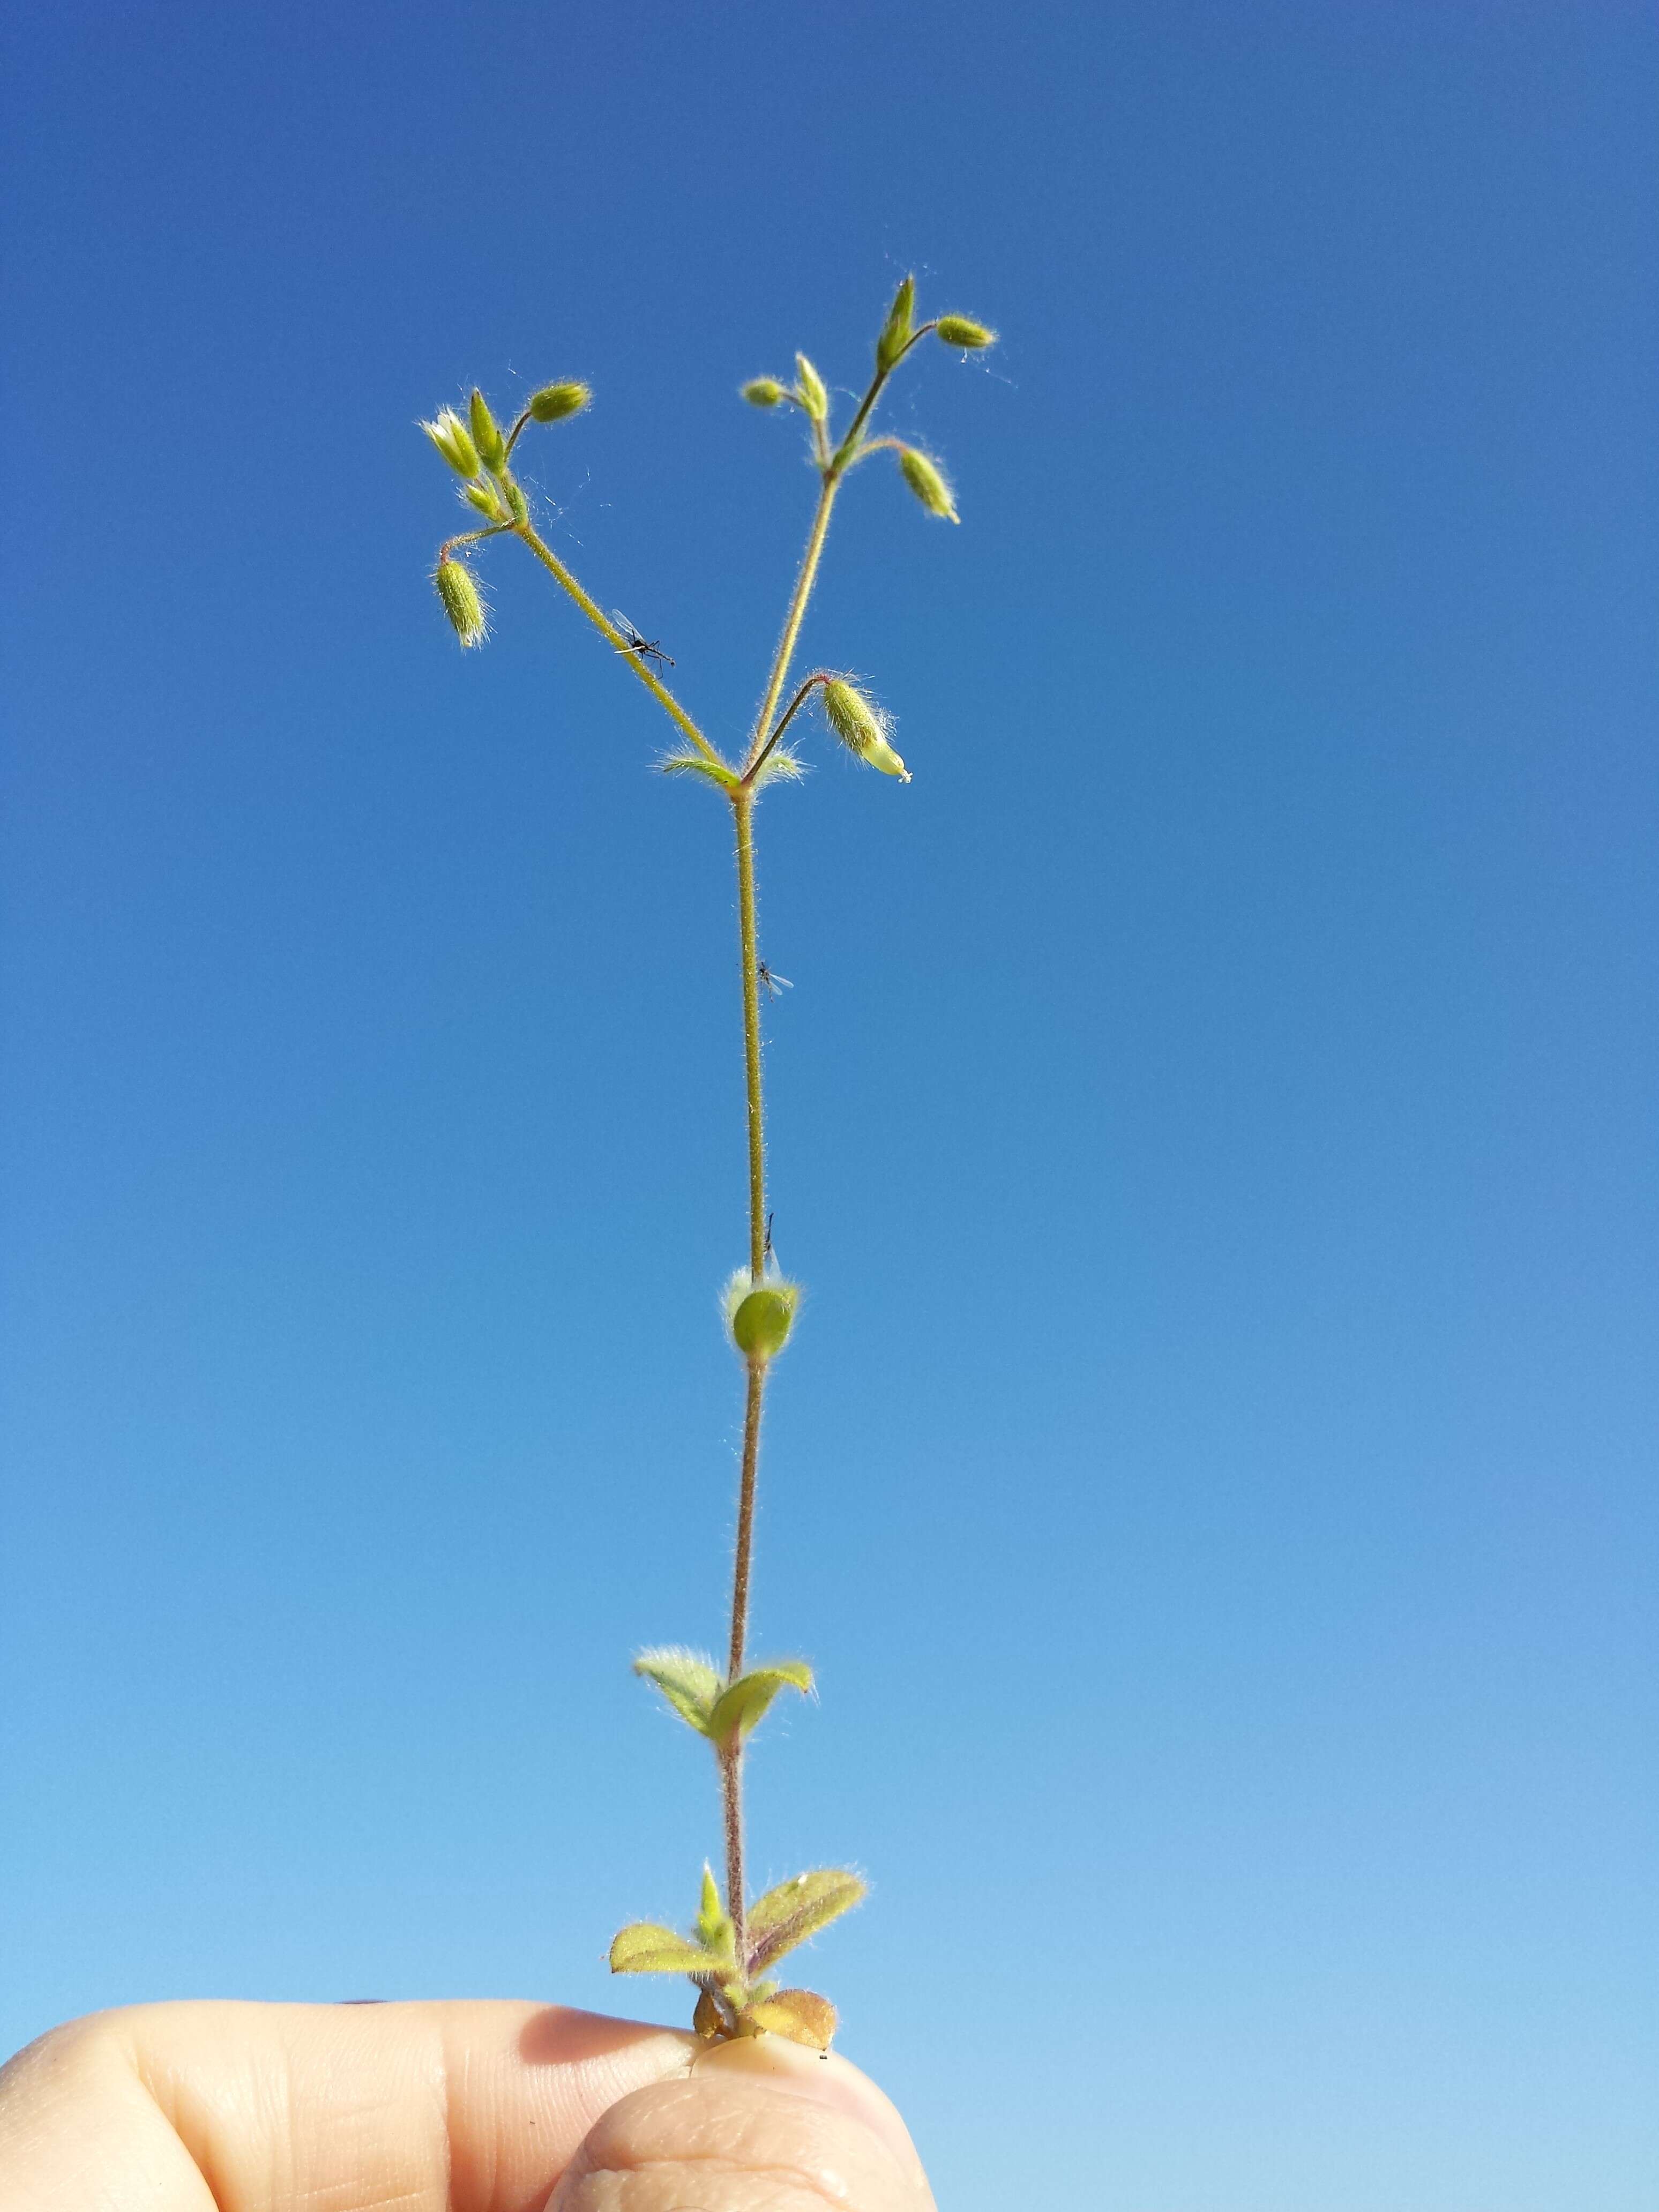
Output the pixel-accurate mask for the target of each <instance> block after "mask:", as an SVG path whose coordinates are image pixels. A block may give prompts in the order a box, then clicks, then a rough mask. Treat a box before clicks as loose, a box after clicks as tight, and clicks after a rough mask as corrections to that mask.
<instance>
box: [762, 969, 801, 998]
mask: <svg viewBox="0 0 1659 2212" xmlns="http://www.w3.org/2000/svg"><path fill="white" fill-rule="evenodd" d="M755 975H756V978H757V981H759V982H761V983H763V985H764V986H765V987H766V990H767V993H768V994H769V996H770V997H772V998H774V999H775V998H776V997H777V995H778V993H779V992H780V991H793V989H794V985H793V983H792V982H791V981H790V980H789V978H788V977H787V975H775V974H774V972H773V971H772V969H769V967H768V966H767V964H766V963H765V962H764V961H763V960H759V961H757V962H756V963H755Z"/></svg>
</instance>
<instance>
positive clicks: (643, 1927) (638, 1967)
mask: <svg viewBox="0 0 1659 2212" xmlns="http://www.w3.org/2000/svg"><path fill="white" fill-rule="evenodd" d="M611 1972H612V1973H613V1974H714V1973H718V1972H720V1960H718V1959H711V1958H710V1957H709V1955H708V1952H707V1951H705V1950H704V1949H703V1948H702V1944H701V1943H693V1942H690V1940H689V1939H688V1938H687V1937H685V1936H679V1935H676V1933H675V1932H674V1930H673V1929H671V1928H661V1927H659V1926H658V1925H657V1924H656V1923H655V1922H654V1921H650V1920H635V1922H634V1923H632V1924H631V1926H629V1927H627V1928H624V1929H622V1930H621V1932H620V1933H619V1934H618V1935H617V1937H616V1939H615V1940H614V1942H612V1943H611Z"/></svg>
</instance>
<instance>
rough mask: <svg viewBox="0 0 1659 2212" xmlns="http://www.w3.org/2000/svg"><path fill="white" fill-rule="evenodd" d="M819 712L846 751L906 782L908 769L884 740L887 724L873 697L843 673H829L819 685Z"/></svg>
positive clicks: (871, 766)
mask: <svg viewBox="0 0 1659 2212" xmlns="http://www.w3.org/2000/svg"><path fill="white" fill-rule="evenodd" d="M823 711H824V714H825V717H826V718H827V720H828V721H829V726H830V728H831V729H832V730H833V731H834V732H835V733H836V736H837V737H838V738H840V739H841V741H842V744H844V745H845V746H846V747H847V750H848V751H849V752H853V753H856V754H857V755H858V757H859V758H860V760H861V761H863V762H864V763H866V766H867V767H870V768H878V769H880V770H881V772H882V774H883V775H896V776H897V778H898V780H899V781H900V782H901V783H908V782H909V781H910V771H909V770H908V769H907V768H906V767H905V765H904V763H903V762H902V760H901V759H900V758H899V757H898V755H897V754H896V752H895V751H894V750H893V748H892V746H891V745H890V744H889V743H888V738H887V733H888V731H889V729H890V727H891V725H890V722H889V720H888V718H887V716H886V715H885V714H883V713H882V711H881V709H880V708H879V707H878V706H877V705H876V704H875V702H874V701H873V700H871V699H868V698H866V696H865V695H864V693H863V692H862V691H860V690H859V688H858V686H857V685H856V684H853V683H851V682H849V681H848V678H846V677H845V676H832V677H830V678H829V681H828V682H827V683H826V684H824V687H823Z"/></svg>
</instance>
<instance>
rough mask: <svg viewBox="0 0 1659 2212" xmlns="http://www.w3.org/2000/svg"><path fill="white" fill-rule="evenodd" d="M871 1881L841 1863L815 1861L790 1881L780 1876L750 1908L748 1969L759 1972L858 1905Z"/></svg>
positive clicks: (867, 1891)
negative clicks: (819, 1864)
mask: <svg viewBox="0 0 1659 2212" xmlns="http://www.w3.org/2000/svg"><path fill="white" fill-rule="evenodd" d="M868 1894H869V1885H868V1884H867V1883H866V1882H864V1881H860V1878H859V1877H858V1875H855V1874H851V1873H849V1872H848V1869H846V1868H845V1867H813V1868H812V1869H811V1870H810V1872H808V1873H806V1874H798V1875H796V1876H795V1879H794V1880H793V1881H781V1882H780V1883H779V1884H778V1886H777V1887H776V1888H775V1889H769V1890H768V1891H767V1893H766V1894H765V1896H764V1897H762V1898H757V1899H756V1901H755V1903H754V1904H753V1905H750V1908H749V1918H748V1936H749V1971H750V1973H751V1974H756V1973H759V1972H762V1971H763V1969H764V1968H766V1967H768V1966H771V1965H773V1964H774V1963H775V1960H779V1959H781V1958H782V1957H783V1955H784V1954H785V1952H787V1951H793V1949H794V1948H795V1946H796V1945H797V1944H798V1943H804V1942H805V1941H806V1939H807V1938H808V1936H816V1935H817V1932H818V1930H819V1929H820V1928H827V1927H828V1926H829V1923H830V1922H831V1921H832V1920H839V1919H840V1917H841V1916H842V1913H843V1912H850V1911H852V1909H853V1907H854V1905H861V1904H862V1903H863V1902H864V1899H865V1898H866V1896H867V1895H868Z"/></svg>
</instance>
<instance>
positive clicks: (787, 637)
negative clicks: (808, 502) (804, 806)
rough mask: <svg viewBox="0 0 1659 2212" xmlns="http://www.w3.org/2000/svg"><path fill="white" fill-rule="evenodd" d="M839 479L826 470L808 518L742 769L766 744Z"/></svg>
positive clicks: (826, 530)
mask: <svg viewBox="0 0 1659 2212" xmlns="http://www.w3.org/2000/svg"><path fill="white" fill-rule="evenodd" d="M839 487H840V477H839V475H838V474H837V472H836V470H835V469H834V468H833V467H831V468H829V469H826V470H825V471H824V477H823V489H822V490H820V492H819V493H818V506H817V513H816V514H815V515H814V516H813V517H812V527H811V531H810V532H808V535H807V539H806V550H805V553H803V554H802V556H801V562H800V574H799V575H798V576H797V577H796V579H795V590H794V596H793V598H792V599H791V600H790V602H789V611H788V613H787V615H786V616H785V617H784V620H783V635H782V636H781V638H780V639H779V640H778V649H777V652H776V653H775V654H774V656H773V659H772V673H771V675H770V676H769V678H767V684H766V696H765V697H764V698H763V700H762V701H761V708H760V712H759V714H757V715H756V717H755V733H754V735H753V737H752V738H750V741H749V758H748V760H747V762H746V763H744V766H745V768H746V769H752V768H753V767H754V765H755V762H756V759H757V757H758V755H759V752H760V749H761V747H762V746H763V744H765V743H766V736H767V732H768V731H769V729H770V728H771V726H772V717H773V715H774V714H775V713H776V712H777V705H778V701H779V700H780V698H781V696H783V686H784V679H785V678H787V675H788V673H789V664H790V662H791V661H792V660H793V659H794V657H795V641H796V640H797V639H798V638H799V635H800V626H801V619H802V617H803V616H804V615H805V612H806V602H807V601H808V599H811V596H812V586H813V585H814V584H815V583H816V582H817V574H818V556H819V555H820V554H821V553H822V552H823V541H824V538H825V535H826V534H827V532H828V531H829V511H830V509H831V508H832V507H834V506H835V503H836V491H837V489H839Z"/></svg>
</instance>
